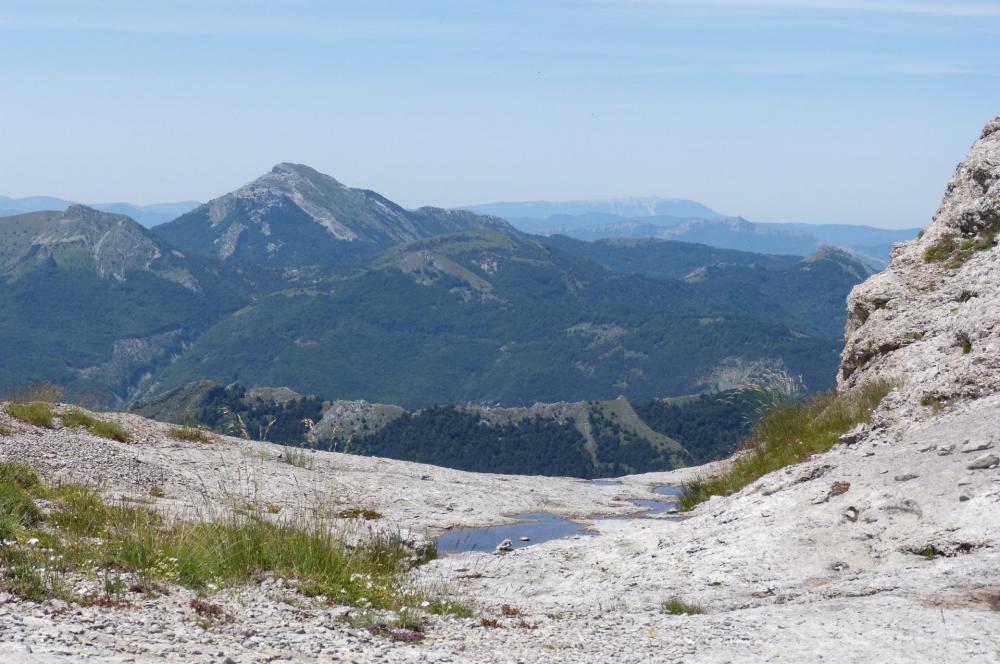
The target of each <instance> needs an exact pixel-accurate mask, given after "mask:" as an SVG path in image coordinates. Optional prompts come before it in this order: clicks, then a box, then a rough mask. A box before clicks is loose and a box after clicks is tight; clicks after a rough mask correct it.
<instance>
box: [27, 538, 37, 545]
mask: <svg viewBox="0 0 1000 664" xmlns="http://www.w3.org/2000/svg"><path fill="white" fill-rule="evenodd" d="M25 543H26V544H27V545H28V546H35V545H36V544H38V538H37V537H32V538H31V539H30V540H28V541H27V542H25Z"/></svg>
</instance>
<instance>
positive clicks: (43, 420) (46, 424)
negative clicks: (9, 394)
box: [7, 401, 55, 429]
mask: <svg viewBox="0 0 1000 664" xmlns="http://www.w3.org/2000/svg"><path fill="white" fill-rule="evenodd" d="M7 414H8V415H10V416H11V417H13V418H14V419H15V420H20V421H22V422H24V423H25V424H31V425H33V426H36V427H43V428H45V429H51V428H53V427H54V426H55V416H54V414H53V413H52V405H51V404H49V403H46V402H44V401H31V402H23V401H17V402H14V403H10V404H7Z"/></svg>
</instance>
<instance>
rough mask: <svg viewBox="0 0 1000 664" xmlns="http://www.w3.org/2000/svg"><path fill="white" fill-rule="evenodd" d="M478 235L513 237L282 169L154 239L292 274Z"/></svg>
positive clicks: (482, 222) (307, 171) (498, 223)
mask: <svg viewBox="0 0 1000 664" xmlns="http://www.w3.org/2000/svg"><path fill="white" fill-rule="evenodd" d="M478 228H498V229H503V230H513V229H512V227H510V225H509V224H508V223H507V222H506V221H503V220H502V219H498V218H495V217H485V216H480V215H476V214H473V213H471V212H466V211H463V210H444V209H441V208H432V207H423V208H419V209H417V210H406V209H404V208H402V207H400V206H399V205H396V204H395V203H393V202H392V201H390V200H389V199H387V198H385V197H384V196H381V195H379V194H377V193H375V192H373V191H369V190H367V189H352V188H350V187H347V186H346V185H343V184H341V183H340V182H338V181H337V180H335V179H334V178H332V177H330V176H329V175H325V174H323V173H320V172H318V171H316V170H314V169H312V168H309V167H308V166H304V165H302V164H289V163H282V164H278V165H277V166H275V167H274V168H273V169H271V171H270V172H269V173H266V174H264V175H262V176H261V177H259V178H257V179H256V180H254V181H253V182H250V183H249V184H247V185H244V186H243V187H240V188H239V189H237V190H236V191H233V192H230V193H228V194H225V195H224V196H220V197H219V198H216V199H213V200H211V201H209V202H208V203H206V204H204V205H201V206H199V207H198V208H196V209H194V210H192V211H191V212H188V213H187V214H184V215H182V216H181V217H179V218H177V219H175V220H174V221H171V222H169V223H166V224H163V225H161V226H157V227H156V229H155V232H156V233H157V234H158V235H159V236H160V237H162V238H164V239H166V240H167V241H168V242H170V243H171V244H173V245H174V246H177V247H179V248H180V249H181V250H182V251H189V252H192V253H195V254H198V255H201V256H210V257H212V258H216V259H219V260H222V261H239V262H244V263H262V264H268V265H275V266H283V267H296V266H301V265H304V264H315V265H326V266H331V265H343V264H348V263H352V262H357V261H358V260H361V259H363V258H365V257H368V256H373V255H374V254H376V253H378V252H379V251H382V250H384V249H387V248H389V247H391V246H394V245H396V244H399V243H402V242H410V241H413V240H418V239H421V238H425V237H431V236H434V235H441V234H444V233H453V232H459V231H464V230H472V229H478Z"/></svg>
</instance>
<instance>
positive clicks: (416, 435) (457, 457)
mask: <svg viewBox="0 0 1000 664" xmlns="http://www.w3.org/2000/svg"><path fill="white" fill-rule="evenodd" d="M351 451H352V452H355V453H358V454H372V455H377V456H385V457H390V458H394V459H406V460H408V461H419V462H421V463H430V464H434V465H440V466H447V467H449V468H457V469H459V470H473V471H483V472H491V473H512V474H519V475H568V476H572V477H595V476H597V475H598V472H599V471H598V470H597V469H596V468H595V466H594V462H593V460H592V459H591V457H590V455H589V454H588V453H587V451H586V450H585V449H584V439H583V436H582V435H581V434H580V432H579V431H578V430H577V429H576V427H574V426H573V423H572V422H569V421H567V422H565V423H561V422H559V421H557V420H554V419H545V418H542V417H532V418H527V419H524V420H519V421H517V422H515V423H511V424H503V425H494V424H491V423H489V422H487V421H485V420H484V419H483V418H482V416H481V415H479V414H478V413H475V412H469V411H465V410H462V409H459V408H455V407H453V406H437V407H434V408H428V409H426V410H422V411H417V412H413V413H406V414H405V415H403V416H402V417H400V418H398V419H396V420H394V421H393V422H391V423H390V424H389V425H387V426H386V427H384V428H382V429H381V430H379V431H377V432H375V433H372V434H369V435H367V436H362V437H359V438H354V440H353V441H352V442H351Z"/></svg>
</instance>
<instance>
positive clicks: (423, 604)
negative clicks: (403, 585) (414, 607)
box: [420, 600, 431, 609]
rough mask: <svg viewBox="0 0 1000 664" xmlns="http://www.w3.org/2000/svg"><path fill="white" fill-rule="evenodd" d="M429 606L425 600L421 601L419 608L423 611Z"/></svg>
mask: <svg viewBox="0 0 1000 664" xmlns="http://www.w3.org/2000/svg"><path fill="white" fill-rule="evenodd" d="M430 605H431V603H430V602H428V601H427V600H424V601H422V602H421V603H420V606H422V607H424V608H425V609H426V608H427V607H428V606H430Z"/></svg>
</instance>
